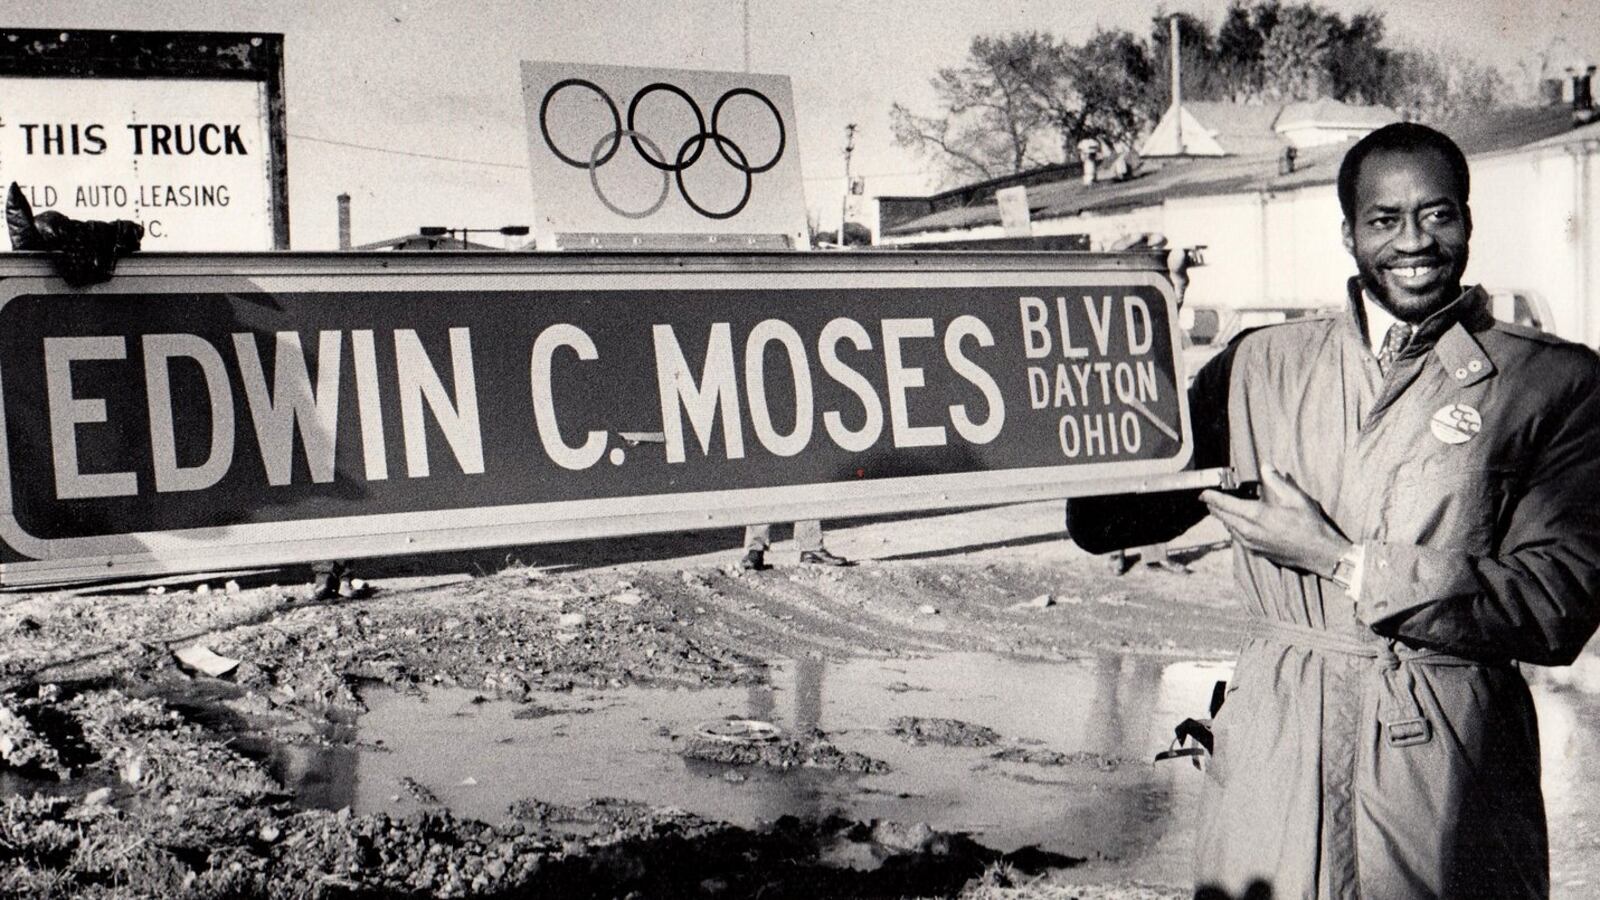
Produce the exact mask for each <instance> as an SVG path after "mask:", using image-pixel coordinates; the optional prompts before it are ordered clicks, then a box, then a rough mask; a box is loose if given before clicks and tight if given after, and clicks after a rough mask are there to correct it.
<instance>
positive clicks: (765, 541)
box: [739, 524, 772, 572]
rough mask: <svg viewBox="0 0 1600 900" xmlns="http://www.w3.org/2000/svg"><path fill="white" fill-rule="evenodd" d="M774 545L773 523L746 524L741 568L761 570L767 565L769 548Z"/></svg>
mask: <svg viewBox="0 0 1600 900" xmlns="http://www.w3.org/2000/svg"><path fill="white" fill-rule="evenodd" d="M770 546H772V525H771V524H764V525H746V526H745V529H744V558H743V559H741V560H739V568H741V569H744V570H745V571H747V572H759V571H761V570H762V569H766V568H770V567H769V566H768V565H767V548H768V547H770Z"/></svg>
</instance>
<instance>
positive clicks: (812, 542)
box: [739, 519, 850, 572]
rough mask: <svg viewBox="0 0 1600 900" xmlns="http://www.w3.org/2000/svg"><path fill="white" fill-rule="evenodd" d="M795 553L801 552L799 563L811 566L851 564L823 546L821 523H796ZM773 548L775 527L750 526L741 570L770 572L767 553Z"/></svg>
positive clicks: (745, 534)
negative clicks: (768, 570)
mask: <svg viewBox="0 0 1600 900" xmlns="http://www.w3.org/2000/svg"><path fill="white" fill-rule="evenodd" d="M794 543H795V549H797V550H799V551H800V562H802V563H804V564H806V565H808V566H848V565H850V560H848V559H845V558H844V557H842V556H840V555H838V554H837V553H832V552H829V550H828V549H827V548H826V547H824V546H822V522H821V521H819V520H817V519H806V520H804V521H800V522H796V523H794ZM771 546H772V526H771V525H770V524H765V525H747V526H745V529H744V556H743V557H742V558H741V559H740V560H739V568H741V569H743V570H745V571H746V572H759V571H761V570H763V569H766V568H769V567H768V565H767V550H768V549H769V548H771Z"/></svg>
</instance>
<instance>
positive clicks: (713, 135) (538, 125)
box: [522, 62, 809, 250]
mask: <svg viewBox="0 0 1600 900" xmlns="http://www.w3.org/2000/svg"><path fill="white" fill-rule="evenodd" d="M522 96H523V105H524V108H525V116H526V119H527V122H526V125H527V131H528V160H529V169H530V170H531V173H532V176H533V193H534V196H533V201H534V211H535V218H534V222H535V233H536V235H537V239H538V243H539V246H540V247H541V248H543V249H547V250H548V249H584V248H591V247H623V248H633V247H643V248H652V247H683V246H686V245H689V244H690V243H691V242H692V243H695V244H706V245H708V246H715V245H716V244H717V242H721V243H722V245H723V246H728V245H729V244H732V245H733V246H735V247H739V246H744V247H749V246H757V247H768V248H772V247H784V248H792V249H805V248H806V247H808V246H809V240H808V238H807V231H806V208H805V192H804V190H803V185H802V182H801V178H800V147H799V141H798V140H797V137H796V134H795V120H794V100H793V97H792V96H791V93H790V89H789V79H788V77H787V76H783V75H754V74H750V73H748V72H709V71H700V70H689V69H646V68H637V67H633V66H598V65H578V64H574V63H551V62H524V63H523V64H522Z"/></svg>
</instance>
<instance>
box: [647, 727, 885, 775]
mask: <svg viewBox="0 0 1600 900" xmlns="http://www.w3.org/2000/svg"><path fill="white" fill-rule="evenodd" d="M678 752H679V753H681V754H682V755H683V756H685V757H686V758H688V759H698V760H702V761H704V762H714V763H726V764H729V765H736V766H766V767H768V768H772V769H795V768H800V767H802V766H804V767H806V768H812V769H825V770H827V771H830V772H845V773H849V774H854V775H878V774H882V773H884V772H887V771H889V764H888V763H886V762H884V761H883V760H880V759H873V758H872V757H870V756H866V755H864V754H861V753H856V752H855V751H853V750H840V749H839V748H838V747H836V746H834V745H833V743H832V742H830V741H829V740H828V736H827V735H826V734H824V733H823V732H822V731H820V730H818V729H815V728H813V729H810V730H809V731H807V732H805V733H804V734H800V735H796V736H794V737H773V738H771V739H767V740H752V741H730V740H726V739H722V738H717V737H705V736H701V735H699V734H696V735H695V736H693V737H690V738H689V739H687V740H685V741H684V742H683V745H682V747H681V748H680V750H679V751H678Z"/></svg>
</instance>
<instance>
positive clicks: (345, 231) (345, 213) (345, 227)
mask: <svg viewBox="0 0 1600 900" xmlns="http://www.w3.org/2000/svg"><path fill="white" fill-rule="evenodd" d="M339 249H340V250H349V249H350V195H349V194H340V195H339Z"/></svg>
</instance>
